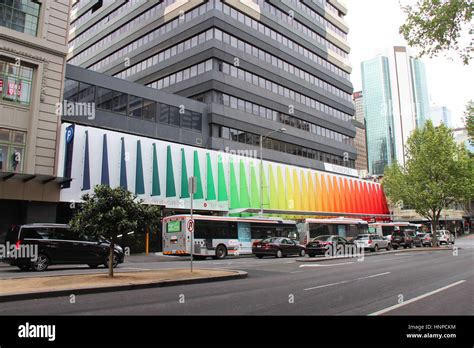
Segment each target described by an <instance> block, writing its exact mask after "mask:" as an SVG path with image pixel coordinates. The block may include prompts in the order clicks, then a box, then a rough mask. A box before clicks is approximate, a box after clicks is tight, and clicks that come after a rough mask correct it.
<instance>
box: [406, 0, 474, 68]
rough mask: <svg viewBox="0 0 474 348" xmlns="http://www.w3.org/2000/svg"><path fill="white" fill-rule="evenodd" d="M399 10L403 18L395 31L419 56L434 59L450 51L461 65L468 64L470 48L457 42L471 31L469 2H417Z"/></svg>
mask: <svg viewBox="0 0 474 348" xmlns="http://www.w3.org/2000/svg"><path fill="white" fill-rule="evenodd" d="M401 7H402V10H403V11H404V12H405V14H406V15H407V19H406V21H405V23H404V24H403V25H402V26H401V27H400V28H399V31H400V34H402V35H403V36H404V38H405V40H406V41H407V43H408V45H410V46H412V47H418V48H420V49H421V52H420V56H424V55H426V56H428V57H434V56H437V55H438V54H439V53H440V52H443V51H448V50H454V51H456V52H457V54H458V55H459V57H460V58H461V59H462V61H463V63H464V64H466V65H467V64H469V61H470V60H471V59H472V47H470V45H469V44H466V45H463V44H462V42H461V40H460V39H461V34H462V33H463V32H464V31H465V32H466V33H468V32H469V31H470V30H472V29H471V28H470V22H471V20H472V1H471V0H448V1H446V0H417V1H416V3H415V4H414V5H413V6H412V5H406V6H403V5H402V6H401ZM464 46H466V47H464Z"/></svg>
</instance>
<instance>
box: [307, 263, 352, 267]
mask: <svg viewBox="0 0 474 348" xmlns="http://www.w3.org/2000/svg"><path fill="white" fill-rule="evenodd" d="M350 263H354V262H342V263H331V264H329V265H320V264H315V265H300V267H330V266H340V265H348V264H350Z"/></svg>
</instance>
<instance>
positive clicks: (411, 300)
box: [369, 280, 465, 316]
mask: <svg viewBox="0 0 474 348" xmlns="http://www.w3.org/2000/svg"><path fill="white" fill-rule="evenodd" d="M464 282H465V280H460V281H458V282H455V283H452V284H449V285H446V286H443V287H442V288H439V289H436V290H433V291H430V292H427V293H426V294H423V295H420V296H417V297H414V298H412V299H410V300H408V301H404V302H402V303H398V304H396V305H393V306H390V307H387V308H385V309H381V310H379V311H377V312H374V313H370V314H369V316H375V315H380V314H384V313H387V312H390V311H393V310H394V309H397V308H400V307H403V306H405V305H407V304H410V303H413V302H415V301H418V300H421V299H424V298H425V297H428V296H431V295H434V294H437V293H438V292H441V291H444V290H446V289H449V288H452V287H453V286H456V285H459V284H462V283H464Z"/></svg>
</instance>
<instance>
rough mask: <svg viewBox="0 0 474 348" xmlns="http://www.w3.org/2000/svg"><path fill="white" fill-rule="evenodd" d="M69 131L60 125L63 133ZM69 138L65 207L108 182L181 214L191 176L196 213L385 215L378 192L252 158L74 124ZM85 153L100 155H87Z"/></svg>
mask: <svg viewBox="0 0 474 348" xmlns="http://www.w3.org/2000/svg"><path fill="white" fill-rule="evenodd" d="M67 125H68V124H63V127H62V129H63V132H64V131H65V127H66V126H67ZM75 139H76V141H75V143H74V158H73V168H72V175H73V182H72V183H71V187H70V188H66V189H63V190H62V191H61V200H63V201H79V200H80V197H81V195H82V194H84V193H86V192H90V191H91V190H92V188H93V186H94V185H98V184H101V183H110V185H111V186H123V187H127V188H128V189H129V190H134V193H135V194H137V195H138V196H139V197H140V198H143V199H145V200H146V202H149V203H151V204H160V205H164V206H166V207H168V208H187V207H188V206H189V197H190V195H189V192H188V176H190V175H194V176H195V177H197V181H198V187H197V192H196V193H195V195H194V198H195V207H196V209H207V210H216V211H223V212H231V211H233V210H236V209H240V210H242V209H243V210H245V209H247V208H253V209H259V208H260V206H261V200H262V199H263V208H264V209H268V210H280V211H285V212H287V214H288V216H291V215H292V214H291V213H292V212H297V211H306V212H308V211H310V212H315V215H317V212H322V213H334V214H336V215H344V214H367V215H368V216H370V215H375V214H377V215H383V214H388V213H389V210H388V206H387V202H386V198H385V195H384V193H383V190H382V189H381V187H380V185H379V184H377V183H373V182H368V181H364V180H360V179H358V178H355V177H349V176H343V175H339V174H332V173H328V172H321V171H317V170H312V169H308V168H300V167H296V166H291V165H284V164H280V163H274V162H269V161H264V162H263V168H261V167H260V161H259V160H258V159H256V158H246V157H242V156H237V155H229V154H227V153H223V152H219V151H213V150H207V149H202V148H197V147H191V146H184V145H180V144H171V143H167V142H165V141H160V140H155V139H149V138H145V137H138V136H134V135H127V134H123V133H118V132H112V131H106V130H102V129H97V128H92V127H84V126H79V125H76V137H75ZM89 148H99V149H100V148H102V151H96V152H97V153H96V152H91V153H90V152H89ZM62 156H64V149H63V150H62ZM63 162H64V161H62V162H61V161H60V163H63ZM89 163H97V164H98V165H94V166H92V167H90V166H89ZM99 163H100V164H99ZM61 170H62V168H59V171H61ZM260 175H262V177H260ZM128 183H130V185H128Z"/></svg>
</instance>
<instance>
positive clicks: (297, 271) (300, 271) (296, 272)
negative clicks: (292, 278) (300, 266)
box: [290, 271, 303, 273]
mask: <svg viewBox="0 0 474 348" xmlns="http://www.w3.org/2000/svg"><path fill="white" fill-rule="evenodd" d="M301 272H303V271H293V272H290V273H301Z"/></svg>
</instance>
